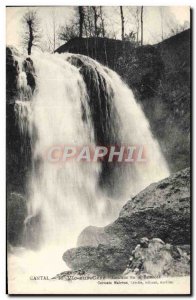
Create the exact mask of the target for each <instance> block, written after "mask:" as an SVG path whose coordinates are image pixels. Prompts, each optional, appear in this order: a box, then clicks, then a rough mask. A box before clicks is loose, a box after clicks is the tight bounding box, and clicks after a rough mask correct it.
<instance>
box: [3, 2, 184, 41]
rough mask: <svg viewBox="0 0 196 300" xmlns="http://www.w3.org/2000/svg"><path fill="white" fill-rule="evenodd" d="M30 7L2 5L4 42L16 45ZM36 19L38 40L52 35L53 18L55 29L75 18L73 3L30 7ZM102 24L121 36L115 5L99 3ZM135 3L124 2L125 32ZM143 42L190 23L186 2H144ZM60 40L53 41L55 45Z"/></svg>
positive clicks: (132, 21) (132, 22)
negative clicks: (35, 13) (4, 14)
mask: <svg viewBox="0 0 196 300" xmlns="http://www.w3.org/2000/svg"><path fill="white" fill-rule="evenodd" d="M28 9H31V8H30V7H7V8H6V39H7V41H6V42H7V45H13V46H16V47H20V46H21V44H22V37H23V30H24V28H23V26H22V21H21V20H22V17H23V15H24V14H25V12H26V11H27V10H28ZM33 9H34V10H36V11H37V15H38V17H39V19H40V28H41V31H42V42H43V43H47V40H48V39H49V38H51V36H52V32H53V29H52V22H53V20H54V15H55V22H56V31H57V33H58V32H59V30H60V28H61V26H65V25H69V24H71V22H72V21H73V19H74V18H76V14H77V11H78V9H77V7H74V6H63V7H62V6H56V7H55V6H54V7H49V6H47V7H46V6H45V7H41V6H40V7H34V8H33ZM102 10H103V14H104V20H105V27H106V31H107V32H108V36H109V37H111V38H113V37H114V36H115V38H117V39H121V18H120V7H119V6H110V7H109V6H103V7H102ZM135 11H136V7H134V6H124V7H123V12H124V18H125V34H129V33H130V32H131V31H135V27H136V23H135V18H134V14H135ZM143 22H144V44H155V43H158V42H160V41H161V40H162V36H163V38H167V37H168V36H169V35H171V31H172V29H176V28H189V27H190V8H189V7H188V6H163V7H159V6H144V13H143ZM62 44H63V41H57V46H60V45H62Z"/></svg>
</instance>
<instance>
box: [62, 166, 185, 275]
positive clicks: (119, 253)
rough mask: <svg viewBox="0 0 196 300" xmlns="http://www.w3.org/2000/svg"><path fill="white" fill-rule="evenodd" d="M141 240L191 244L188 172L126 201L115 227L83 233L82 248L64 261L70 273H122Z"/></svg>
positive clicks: (159, 183)
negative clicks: (80, 270) (77, 271)
mask: <svg viewBox="0 0 196 300" xmlns="http://www.w3.org/2000/svg"><path fill="white" fill-rule="evenodd" d="M144 236H147V237H148V238H150V239H151V238H154V237H157V238H160V239H162V240H163V241H164V242H165V243H170V244H172V245H175V246H176V245H186V244H190V170H189V169H188V168H187V169H184V170H183V171H180V172H177V173H176V174H174V175H172V176H170V177H168V178H166V179H164V180H162V181H160V182H158V183H153V184H151V185H150V186H149V187H147V188H146V189H145V190H143V191H142V192H140V193H139V194H138V195H137V196H135V197H134V198H132V199H131V200H129V201H128V202H127V203H126V205H125V206H124V207H123V208H122V210H121V212H120V214H119V218H118V219H117V220H116V221H115V222H114V223H112V224H110V225H108V226H106V227H104V228H102V229H100V228H99V229H97V228H96V227H91V228H90V230H89V227H88V228H87V229H85V230H84V231H83V232H82V233H81V235H80V236H79V239H78V245H79V246H80V245H81V246H82V247H79V248H74V249H70V250H68V251H66V252H65V253H64V255H63V259H64V261H65V262H66V264H67V265H68V266H69V267H71V268H72V269H73V270H77V269H84V270H85V271H87V272H88V271H89V272H91V273H95V274H103V273H106V274H118V273H122V272H123V271H124V270H125V269H126V265H127V261H128V259H129V257H130V256H131V252H132V251H133V250H134V248H135V247H136V245H137V244H138V240H139V239H141V238H142V237H144ZM95 237H96V238H95ZM105 237H107V238H105ZM98 243H100V244H99V245H98V246H97V244H98Z"/></svg>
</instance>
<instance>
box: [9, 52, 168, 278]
mask: <svg viewBox="0 0 196 300" xmlns="http://www.w3.org/2000/svg"><path fill="white" fill-rule="evenodd" d="M31 58H32V61H33V64H34V67H35V73H36V89H35V91H34V94H33V96H32V98H31V100H29V99H19V101H16V104H15V109H16V115H17V116H18V122H19V126H20V129H21V131H22V133H24V132H28V134H29V136H30V139H31V145H32V171H31V178H30V181H29V182H28V183H27V186H28V189H27V195H28V217H27V219H26V221H25V225H26V230H25V232H24V240H25V246H26V247H27V248H30V249H31V248H35V245H37V246H39V247H38V249H37V250H24V252H25V251H26V252H25V254H24V255H23V258H24V260H25V261H26V262H27V260H29V259H30V260H31V259H32V260H33V259H34V258H35V261H36V263H35V266H36V267H35V268H38V269H39V268H41V269H42V273H43V272H46V273H47V271H49V270H47V266H46V265H47V263H46V257H47V260H50V261H51V260H52V261H54V260H55V257H58V261H59V264H60V265H61V263H62V265H61V267H60V265H59V264H58V261H55V262H54V263H53V264H52V265H50V266H49V268H48V269H50V271H51V274H53V275H55V272H58V271H62V270H63V269H64V263H63V261H62V260H61V256H62V254H63V252H64V251H65V250H66V249H68V248H70V247H74V246H75V245H76V241H77V236H78V234H79V233H80V232H81V231H82V230H83V229H84V228H85V227H86V226H88V225H97V226H104V225H106V224H108V223H109V222H111V221H112V220H114V219H115V218H116V217H117V216H118V212H119V210H120V208H121V207H122V205H123V204H124V203H125V202H126V201H127V200H128V199H129V197H130V196H132V195H134V194H136V193H138V192H139V191H140V190H142V189H143V188H145V187H146V186H147V185H149V184H150V183H152V182H155V181H158V180H160V179H162V178H164V177H167V176H168V175H169V171H168V167H167V164H166V162H165V160H164V158H163V156H162V154H161V150H160V148H159V145H158V143H157V141H156V140H155V139H154V138H153V136H152V134H151V131H150V128H149V123H148V121H147V120H146V118H145V115H144V113H143V112H142V109H141V107H140V106H139V104H138V103H137V102H136V101H135V99H134V96H133V93H132V91H131V90H130V89H129V88H128V87H127V86H126V85H125V84H124V83H123V82H122V80H121V79H120V77H119V76H118V75H117V74H116V73H115V72H113V71H111V70H110V69H108V68H106V67H103V66H102V65H100V64H99V63H97V62H95V61H94V60H92V59H90V58H88V57H85V56H81V55H73V54H61V55H59V54H41V53H36V54H33V55H32V57H31ZM22 76H24V73H23V75H22ZM22 78H23V77H22ZM23 79H24V78H23ZM24 82H25V80H24ZM24 84H26V83H24ZM23 94H24V93H23ZM65 144H66V145H72V146H73V145H74V146H85V145H91V147H95V146H96V145H97V144H98V145H107V146H108V145H111V144H112V145H114V144H129V145H145V147H146V149H147V157H148V160H147V162H146V163H144V164H141V163H138V164H137V163H135V164H126V165H125V164H115V165H114V164H111V163H101V162H94V163H82V162H80V163H79V162H76V161H71V162H66V163H64V164H62V165H61V164H53V163H51V162H50V161H48V160H47V159H46V157H45V153H46V151H47V150H48V149H49V148H50V147H52V146H55V145H65ZM50 250H51V252H50ZM38 253H40V259H38V257H39V254H38ZM10 261H11V260H10ZM12 262H13V261H12ZM13 264H14V265H15V267H16V264H17V262H15V263H13ZM26 264H27V263H26ZM30 265H31V267H30V269H31V272H32V262H31V264H30ZM40 265H41V266H40ZM60 268H61V269H60ZM46 270H47V271H46Z"/></svg>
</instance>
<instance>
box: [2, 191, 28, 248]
mask: <svg viewBox="0 0 196 300" xmlns="http://www.w3.org/2000/svg"><path fill="white" fill-rule="evenodd" d="M26 216H27V204H26V200H25V198H24V197H23V196H22V195H21V194H18V193H10V194H8V195H7V234H8V237H7V238H8V242H9V243H10V244H11V245H13V246H17V245H19V244H21V242H22V238H23V231H24V221H25V218H26Z"/></svg>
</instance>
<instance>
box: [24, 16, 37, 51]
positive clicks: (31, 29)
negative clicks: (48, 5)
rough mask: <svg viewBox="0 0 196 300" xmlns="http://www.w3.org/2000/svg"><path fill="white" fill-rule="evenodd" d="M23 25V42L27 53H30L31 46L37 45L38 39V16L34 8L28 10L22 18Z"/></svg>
mask: <svg viewBox="0 0 196 300" xmlns="http://www.w3.org/2000/svg"><path fill="white" fill-rule="evenodd" d="M22 22H23V24H24V27H25V34H24V38H23V44H24V46H25V47H26V48H27V52H28V55H31V49H32V47H33V46H38V43H39V41H40V28H39V24H40V22H39V18H38V16H37V12H36V11H35V10H28V11H27V12H26V13H25V15H24V16H23V18H22Z"/></svg>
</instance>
